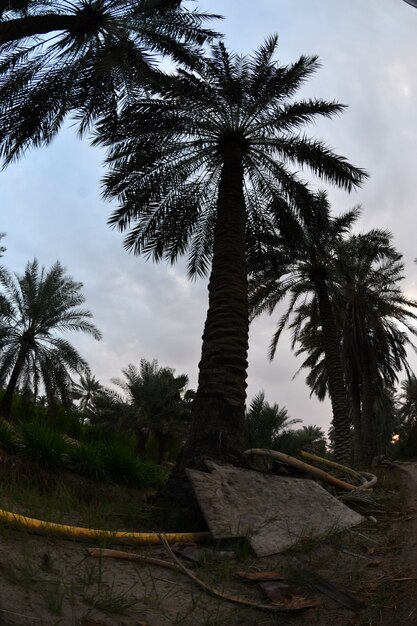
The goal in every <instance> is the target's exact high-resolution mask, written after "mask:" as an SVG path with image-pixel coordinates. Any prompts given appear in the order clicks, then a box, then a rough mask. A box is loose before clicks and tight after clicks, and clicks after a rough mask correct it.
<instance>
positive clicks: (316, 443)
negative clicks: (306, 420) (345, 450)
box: [276, 426, 326, 456]
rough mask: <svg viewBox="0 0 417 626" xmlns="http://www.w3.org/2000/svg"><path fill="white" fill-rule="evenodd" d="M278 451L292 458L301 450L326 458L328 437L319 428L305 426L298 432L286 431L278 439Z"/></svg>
mask: <svg viewBox="0 0 417 626" xmlns="http://www.w3.org/2000/svg"><path fill="white" fill-rule="evenodd" d="M276 449H277V450H279V451H280V452H285V453H286V454H289V455H291V456H293V455H295V454H297V453H298V452H299V451H300V450H305V451H306V452H312V453H313V454H317V455H318V456H324V455H325V454H326V435H325V433H324V432H323V430H322V429H321V428H320V427H319V426H303V427H302V428H300V429H297V430H285V431H284V432H282V433H281V434H280V435H279V436H278V437H277V440H276Z"/></svg>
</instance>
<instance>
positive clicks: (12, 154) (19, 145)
mask: <svg viewBox="0 0 417 626" xmlns="http://www.w3.org/2000/svg"><path fill="white" fill-rule="evenodd" d="M212 17H216V16H210V15H206V14H204V13H199V12H198V11H189V10H188V9H186V8H184V6H183V4H182V3H181V2H177V1H175V0H160V1H157V2H148V0H137V1H135V2H131V1H130V0H74V2H66V1H65V0H64V1H62V2H61V1H59V0H37V1H36V2H25V9H24V10H23V11H21V10H19V9H18V8H17V7H16V6H15V5H14V3H9V4H8V7H7V10H5V11H4V12H3V14H2V20H1V21H0V137H1V145H0V156H1V157H4V159H5V161H6V163H8V162H9V161H11V160H12V159H14V158H16V157H18V156H20V154H21V153H22V152H24V151H25V150H26V149H27V148H28V147H29V146H39V145H47V144H48V143H50V141H51V140H52V138H53V137H54V136H55V135H56V133H57V132H58V131H59V129H60V128H61V126H62V124H63V122H64V120H65V118H66V117H67V116H68V115H72V117H73V119H75V121H76V123H77V124H78V128H79V132H80V133H81V134H82V133H84V132H85V131H87V130H88V129H89V128H90V127H91V125H92V124H93V123H94V121H95V120H97V118H98V117H100V116H101V115H105V114H107V115H109V116H114V115H117V111H118V108H119V107H120V105H121V104H122V103H123V102H126V101H129V99H130V97H131V96H132V94H136V93H138V92H139V93H140V91H141V90H142V89H143V88H149V87H150V86H151V85H152V84H153V83H154V82H158V81H159V79H160V75H161V72H160V71H159V69H158V67H157V63H156V60H157V58H158V57H157V56H156V54H155V53H157V54H158V55H165V56H167V57H170V58H171V60H173V61H174V62H177V63H180V64H185V65H188V66H189V65H191V64H193V63H195V62H196V59H197V54H198V47H199V46H200V45H201V44H203V43H204V42H205V41H207V40H211V39H212V38H213V36H214V35H215V33H214V32H213V31H211V30H210V29H206V28H203V23H204V22H206V21H207V20H208V19H210V18H212ZM52 33H53V35H52V36H51V34H52Z"/></svg>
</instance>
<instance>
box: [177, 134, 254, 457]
mask: <svg viewBox="0 0 417 626" xmlns="http://www.w3.org/2000/svg"><path fill="white" fill-rule="evenodd" d="M245 223H246V209H245V199H244V195H243V165H242V153H241V148H240V146H239V145H238V144H237V145H236V144H233V143H229V144H228V145H226V146H225V148H224V164H223V168H222V172H221V179H220V184H219V195H218V201H217V221H216V225H215V231H214V245H213V262H212V270H211V276H210V281H209V286H208V292H209V308H208V312H207V319H206V324H205V328H204V334H203V346H202V354H201V361H200V364H199V380H198V389H197V393H196V397H195V400H194V403H193V407H192V414H191V417H192V421H191V430H190V436H189V438H188V441H187V444H186V447H185V450H184V463H185V465H188V464H190V463H195V462H197V463H198V462H199V461H200V460H201V459H202V458H211V459H217V460H221V461H227V462H231V463H241V461H242V452H243V428H244V416H245V400H246V376H247V374H246V370H247V352H248V335H249V323H248V283H247V269H246V255H245Z"/></svg>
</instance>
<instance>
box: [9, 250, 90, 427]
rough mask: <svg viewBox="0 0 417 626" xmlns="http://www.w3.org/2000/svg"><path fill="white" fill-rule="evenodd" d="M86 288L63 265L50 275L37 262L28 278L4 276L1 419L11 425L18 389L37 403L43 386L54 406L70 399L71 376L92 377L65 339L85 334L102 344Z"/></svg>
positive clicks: (29, 267) (30, 265)
mask: <svg viewBox="0 0 417 626" xmlns="http://www.w3.org/2000/svg"><path fill="white" fill-rule="evenodd" d="M81 287H82V283H78V282H75V281H74V280H73V278H72V277H71V276H68V275H66V274H65V268H64V267H62V266H61V265H60V263H59V262H57V263H55V264H54V265H53V266H52V267H51V268H50V269H49V270H48V271H46V270H45V268H44V267H42V268H41V269H39V265H38V262H37V261H36V259H35V260H34V261H32V262H31V263H28V264H27V266H26V269H25V272H24V274H23V275H21V276H19V275H18V274H15V275H14V276H13V275H12V274H10V273H9V272H8V271H7V270H5V269H2V270H1V272H0V385H6V389H5V393H4V395H3V398H2V400H1V403H0V415H1V416H3V417H5V418H7V419H10V416H11V407H12V399H13V393H14V391H15V390H16V388H17V387H19V389H21V390H22V391H26V390H30V391H31V392H32V394H33V397H34V398H36V397H37V395H38V392H39V388H40V386H41V385H42V386H43V387H44V390H45V394H46V396H47V398H48V400H50V401H54V400H56V398H57V397H59V398H60V399H61V400H62V401H63V402H66V401H70V398H71V387H72V385H71V383H72V381H71V378H70V374H71V373H81V372H86V371H88V365H87V363H86V361H85V360H84V359H83V358H82V356H81V355H80V354H79V353H78V351H77V350H76V349H75V348H74V347H73V346H72V345H71V344H70V343H69V342H68V341H67V340H66V339H64V338H63V337H62V336H61V335H62V333H64V332H68V331H81V332H86V333H89V334H90V335H92V336H93V337H94V338H95V339H100V338H101V334H100V332H99V331H98V330H97V328H96V327H95V326H94V325H93V324H92V323H91V322H90V321H89V318H91V317H92V315H91V313H90V311H88V310H87V309H84V308H80V307H81V305H82V304H83V302H84V296H83V295H82V293H81Z"/></svg>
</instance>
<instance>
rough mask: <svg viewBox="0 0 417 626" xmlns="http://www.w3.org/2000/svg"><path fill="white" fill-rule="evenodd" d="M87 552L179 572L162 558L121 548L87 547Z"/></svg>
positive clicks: (178, 569) (100, 556)
mask: <svg viewBox="0 0 417 626" xmlns="http://www.w3.org/2000/svg"><path fill="white" fill-rule="evenodd" d="M87 552H88V554H89V555H90V556H94V557H96V558H102V557H109V558H112V559H124V560H126V561H140V562H141V563H148V564H149V565H159V566H160V567H166V568H168V569H173V570H175V571H177V572H181V569H180V568H179V567H178V566H177V565H174V563H170V562H169V561H164V560H163V559H155V558H154V557H152V556H143V555H142V554H134V553H133V552H124V551H123V550H110V549H109V548H88V549H87Z"/></svg>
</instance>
